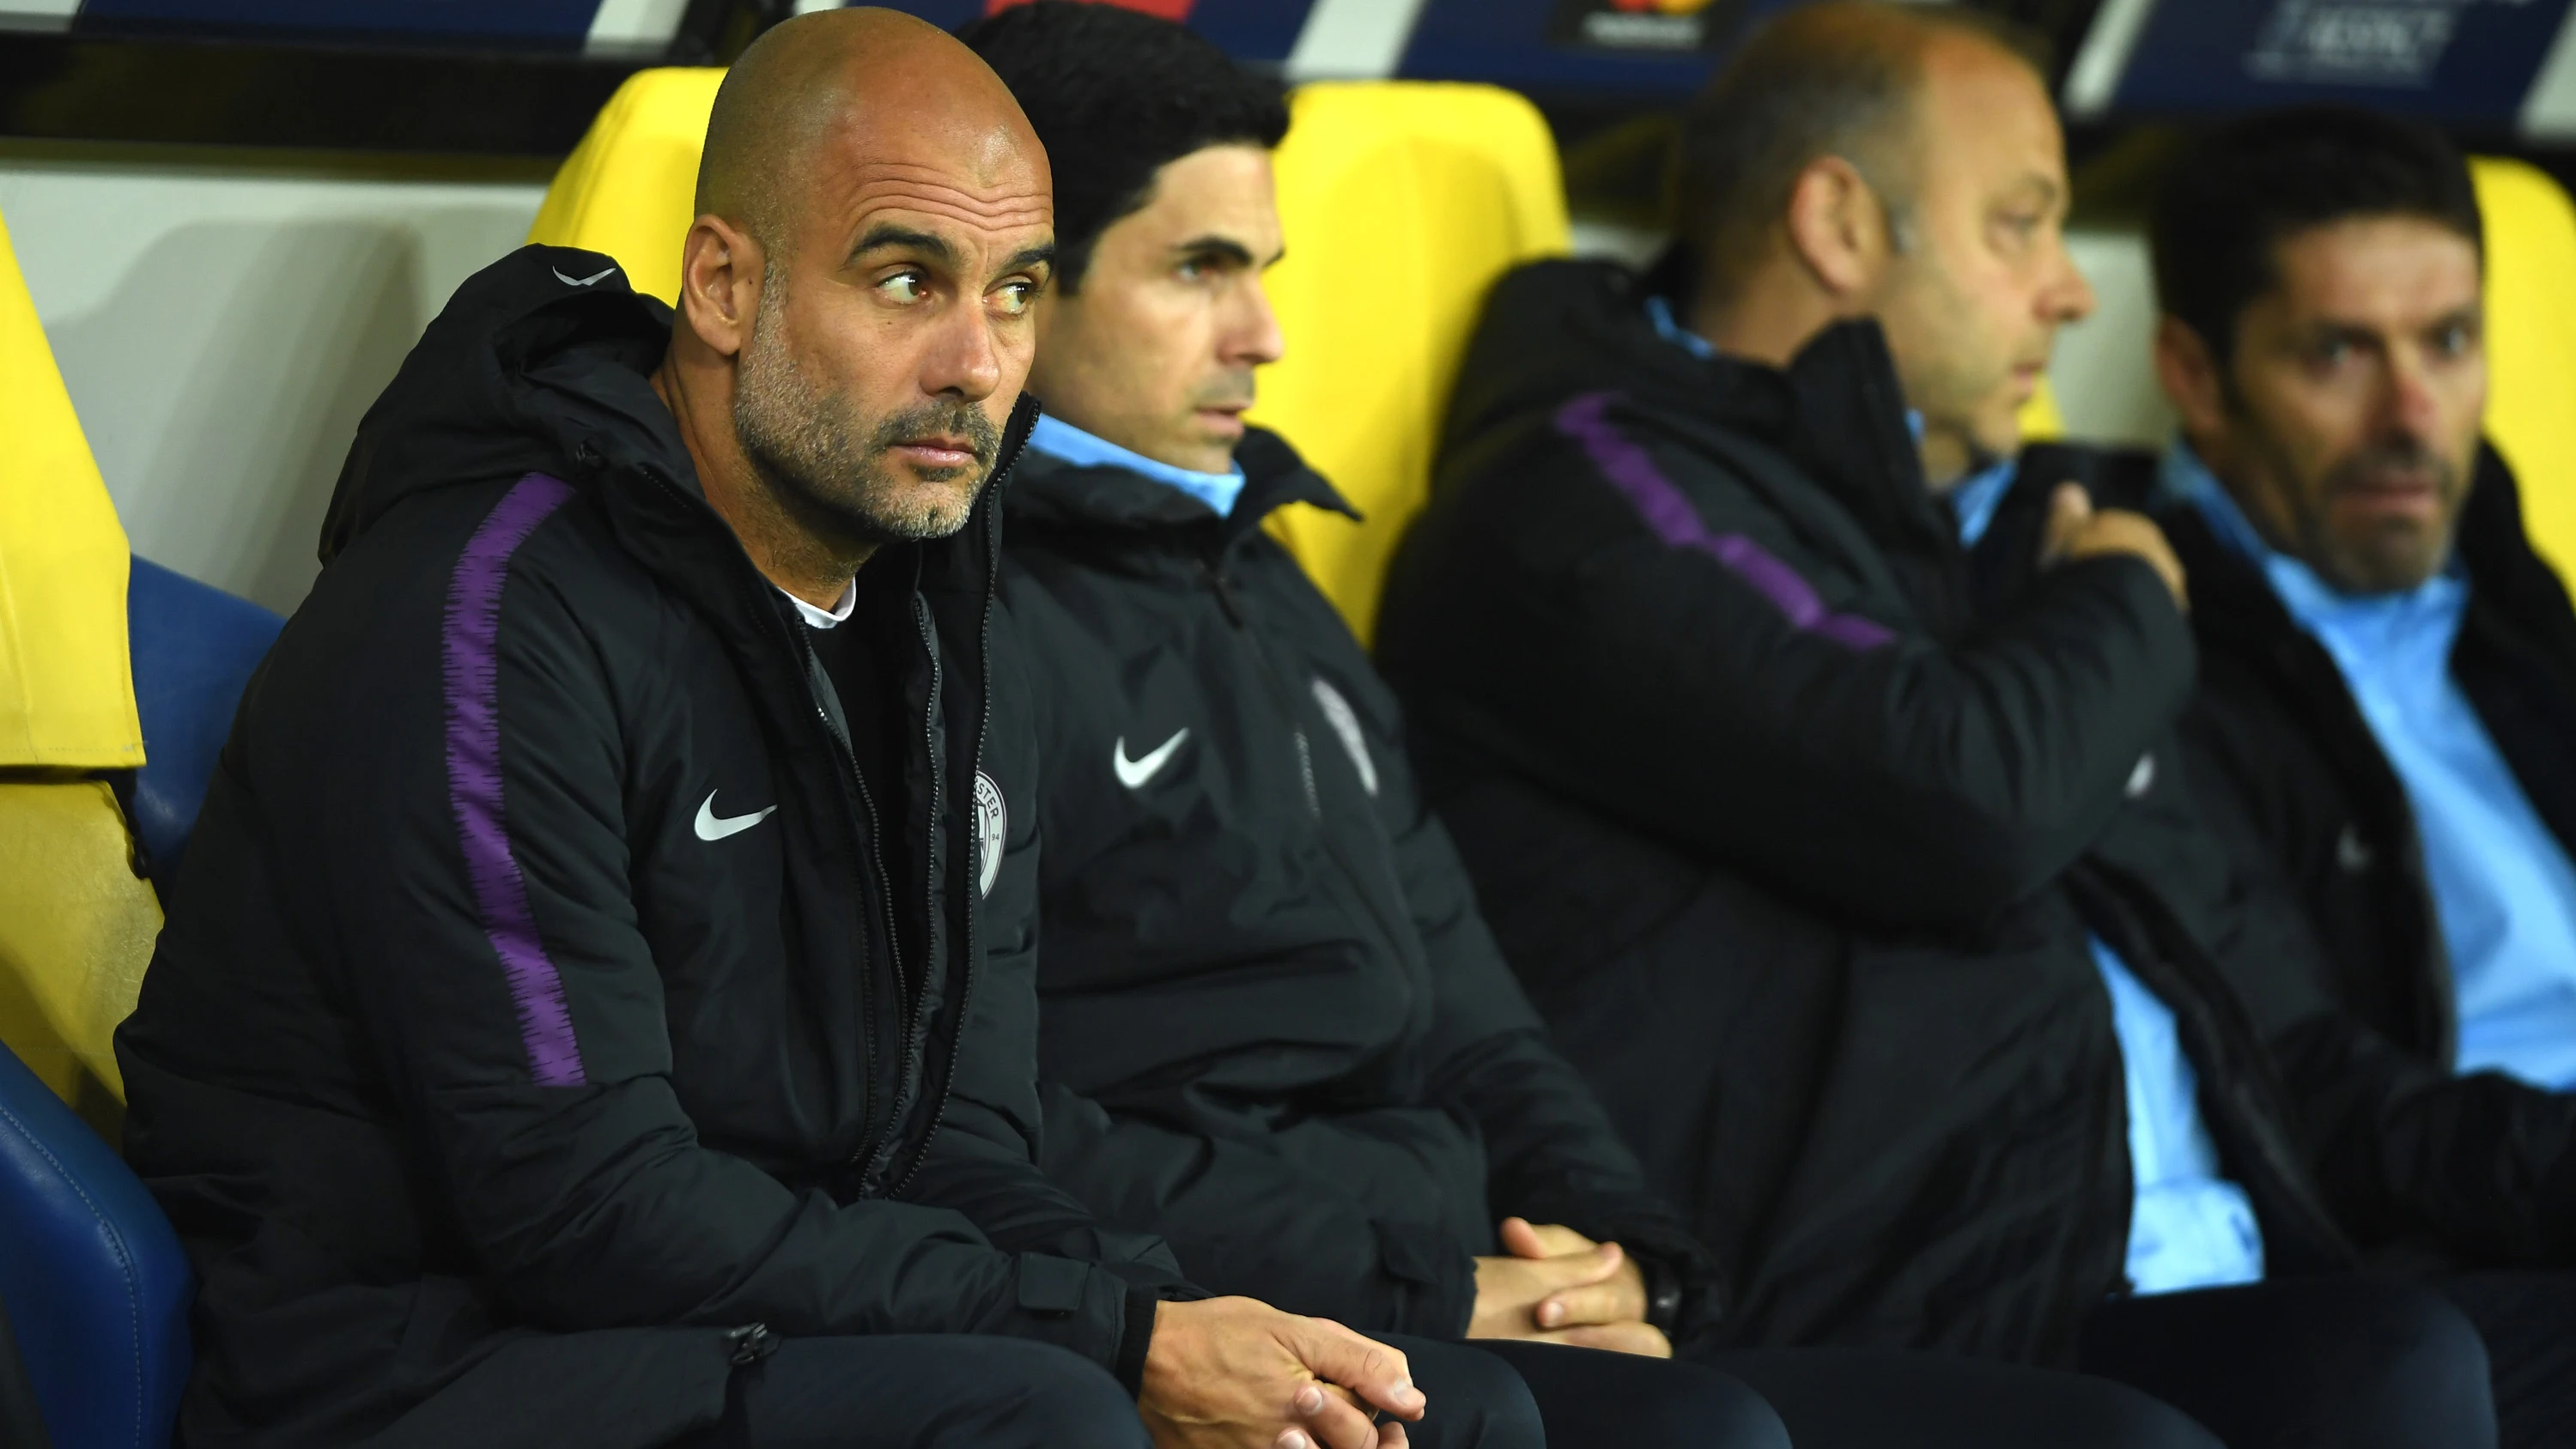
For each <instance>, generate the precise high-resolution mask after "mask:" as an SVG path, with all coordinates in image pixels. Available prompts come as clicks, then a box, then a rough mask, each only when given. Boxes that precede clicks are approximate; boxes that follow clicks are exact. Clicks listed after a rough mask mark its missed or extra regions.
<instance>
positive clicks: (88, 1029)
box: [0, 228, 161, 1106]
mask: <svg viewBox="0 0 2576 1449" xmlns="http://www.w3.org/2000/svg"><path fill="white" fill-rule="evenodd" d="M0 398H5V399H6V406H7V408H8V416H9V420H10V425H9V426H8V427H7V428H6V429H0V1042H5V1043H7V1045H8V1046H9V1047H10V1048H11V1050H13V1051H14V1052H16V1053H17V1055H18V1057H19V1058H20V1059H21V1060H22V1061H24V1062H25V1063H26V1064H27V1066H28V1067H29V1068H31V1069H32V1070H33V1071H34V1072H35V1073H36V1075H37V1076H38V1077H39V1078H41V1079H42V1080H43V1081H44V1082H45V1084H46V1085H47V1086H49V1087H51V1088H53V1089H54V1090H55V1091H56V1092H57V1093H59V1094H60V1095H61V1096H62V1097H63V1098H64V1099H65V1100H67V1101H73V1102H77V1103H83V1104H84V1105H85V1106H86V1105H87V1104H88V1103H89V1102H91V1101H93V1100H94V1099H95V1096H96V1094H97V1093H99V1092H104V1093H105V1094H106V1097H107V1099H108V1101H109V1104H110V1105H111V1106H112V1104H113V1103H114V1102H117V1101H121V1100H122V1098H123V1092H122V1087H121V1084H120V1082H119V1081H118V1078H117V1074H116V1062H115V1058H114V1056H113V1055H112V1053H111V1052H110V1051H109V1049H108V1035H109V1033H110V1032H112V1031H114V1030H115V1028H116V1024H117V1023H118V1022H120V1021H122V1020H124V1018H125V1016H126V1014H127V1013H128V1012H130V1011H131V1010H133V1007H134V995H135V991H136V989H137V987H139V986H140V984H141V982H142V979H143V967H144V964H145V962H147V961H148V960H149V959H150V958H151V954H152V941H153V937H154V936H155V935H157V934H158V933H159V932H160V929H161V911H160V906H159V904H158V903H157V902H156V901H155V900H154V898H153V894H152V888H151V886H150V885H149V884H147V883H146V882H145V881H144V880H143V879H142V878H140V877H139V876H138V875H136V873H135V871H134V852H133V844H132V838H131V837H130V836H129V834H128V833H127V829H126V824H125V818H124V816H123V814H122V812H121V811H120V810H119V809H118V807H117V802H116V797H115V795H114V793H113V792H112V791H111V790H110V789H109V786H108V784H107V782H106V781H105V780H103V779H101V778H99V776H98V773H97V772H100V771H115V770H133V769H136V768H138V767H140V766H141V765H142V764H143V763H144V749H143V729H142V722H141V719H140V717H139V716H138V714H137V712H136V709H135V703H134V683H133V679H132V676H131V673H130V670H129V666H128V655H127V643H126V618H125V603H126V584H127V570H128V566H129V561H130V555H129V554H128V553H127V551H126V542H125V531H124V529H123V528H121V527H120V526H119V525H118V523H117V521H116V509H115V506H114V505H113V504H112V503H110V502H109V501H108V496H107V487H106V485H105V483H104V482H102V481H101V480H100V478H99V474H98V465H97V464H96V463H95V462H94V461H93V460H92V459H91V457H90V452H89V445H88V443H87V441H86V440H85V439H83V437H82V436H81V430H80V422H79V420H78V419H77V418H75V417H74V416H73V414H72V406H71V397H70V394H68V393H67V392H65V391H64V389H63V382H62V377H61V374H60V373H58V372H57V371H55V368H54V361H53V353H52V350H51V349H50V348H49V347H48V346H47V345H46V342H45V334H44V331H43V329H42V328H41V327H39V326H38V325H37V320H36V311H35V304H34V303H33V301H31V300H30V299H29V297H28V296H27V289H26V286H25V284H24V282H23V281H21V280H20V278H19V275H18V265H17V260H16V257H15V256H14V254H13V253H12V252H11V251H10V250H9V247H8V241H7V232H6V230H5V228H0Z"/></svg>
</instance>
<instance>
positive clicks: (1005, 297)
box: [993, 282, 1038, 317]
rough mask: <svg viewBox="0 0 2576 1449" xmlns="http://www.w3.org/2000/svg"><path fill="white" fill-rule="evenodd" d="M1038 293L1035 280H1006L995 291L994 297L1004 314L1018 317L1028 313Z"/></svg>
mask: <svg viewBox="0 0 2576 1449" xmlns="http://www.w3.org/2000/svg"><path fill="white" fill-rule="evenodd" d="M1037 295H1038V289H1037V284H1036V283H1034V282H1005V283H1003V284H1002V285H1001V286H1000V287H999V288H997V289H996V290H995V291H994V293H993V299H994V302H995V304H996V306H997V308H998V310H999V311H1000V312H1001V314H1002V315H1003V316H1005V317H1018V316H1022V315H1024V314H1026V313H1027V311H1028V310H1029V306H1030V304H1031V303H1033V302H1035V301H1036V300H1037Z"/></svg>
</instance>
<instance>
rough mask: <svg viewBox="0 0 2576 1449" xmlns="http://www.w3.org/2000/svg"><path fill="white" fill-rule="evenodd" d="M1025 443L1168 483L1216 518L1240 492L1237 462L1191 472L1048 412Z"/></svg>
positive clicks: (1083, 464) (1082, 463) (1080, 462)
mask: <svg viewBox="0 0 2576 1449" xmlns="http://www.w3.org/2000/svg"><path fill="white" fill-rule="evenodd" d="M1029 446H1030V447H1031V448H1034V449H1036V450H1037V451H1039V452H1041V453H1044V454H1046V455H1047V456H1048V457H1050V458H1056V459H1060V460H1062V461H1064V462H1067V463H1071V464H1073V465H1074V466H1076V467H1080V468H1124V469H1126V470H1127V471H1128V472H1130V473H1136V474H1141V475H1143V476H1144V477H1147V478H1151V479H1153V480H1154V481H1155V482H1157V483H1167V484H1170V485H1171V486H1172V487H1174V488H1178V489H1179V490H1181V491H1182V492H1183V493H1186V494H1188V495H1190V496H1191V497H1192V498H1195V499H1197V500H1198V501H1200V502H1201V503H1204V504H1206V505H1207V506H1208V507H1210V508H1213V509H1215V510H1216V513H1217V516H1218V517H1219V518H1222V517H1224V516H1225V515H1227V514H1229V513H1232V512H1233V511H1234V500H1235V499H1236V497H1238V496H1239V495H1241V494H1242V492H1243V465H1242V464H1240V463H1238V464H1236V465H1235V466H1234V468H1233V469H1232V471H1230V472H1224V473H1193V472H1191V471H1190V470H1189V469H1187V468H1175V467H1173V466H1172V465H1171V464H1169V463H1163V462H1157V461H1156V460H1154V459H1152V458H1148V457H1146V456H1145V455H1144V454H1142V453H1138V452H1134V451H1131V450H1129V449H1126V448H1122V447H1120V446H1118V445H1117V444H1116V443H1113V442H1111V441H1109V440H1108V439H1107V438H1102V437H1095V436H1093V435H1092V434H1090V433H1086V432H1084V431H1083V430H1082V429H1080V428H1077V427H1075V426H1074V425H1073V424H1071V423H1068V422H1066V421H1065V420H1064V419H1062V418H1059V417H1055V416H1053V415H1051V414H1044V413H1041V414H1039V416H1038V422H1037V426H1036V427H1034V428H1031V429H1030V430H1029Z"/></svg>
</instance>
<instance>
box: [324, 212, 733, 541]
mask: <svg viewBox="0 0 2576 1449" xmlns="http://www.w3.org/2000/svg"><path fill="white" fill-rule="evenodd" d="M670 341H671V309H670V308H669V307H666V306H664V305H663V304H662V303H661V302H660V301H659V300H658V299H656V298H652V297H647V296H644V295H641V294H639V293H637V292H636V291H635V290H634V289H632V288H631V287H629V286H628V285H627V280H626V273H625V270H624V269H623V268H621V267H619V266H618V265H617V263H616V262H615V261H614V260H612V259H610V258H609V257H606V256H603V255H601V254H600V253H598V252H586V251H579V250H575V249H573V248H570V247H547V246H526V247H521V248H520V249H518V250H517V251H515V252H512V253H510V254H509V255H508V256H505V257H503V258H502V259H501V260H499V261H497V262H494V263H493V264H492V265H490V266H488V267H485V268H484V269H483V270H482V271H479V272H477V273H475V274H474V275H473V276H471V277H469V278H467V279H466V280H465V283H464V285H463V286H460V287H458V288H457V289H456V295H455V296H453V297H451V298H449V299H448V303H447V307H446V309H445V310H443V311H441V312H440V313H439V314H438V316H437V318H436V319H434V320H433V321H431V323H430V324H429V327H428V330H426V331H425V332H423V333H422V334H421V339H420V342H419V343H418V345H416V346H414V347H413V348H412V350H411V355H410V356H408V357H406V358H404V359H403V365H402V368H401V370H400V371H398V372H396V373H395V374H394V380H393V381H392V383H390V384H388V385H387V386H386V388H385V390H384V392H383V394H382V395H380V396H379V397H378V398H377V399H376V401H375V405H374V406H372V407H370V408H368V409H367V414H366V416H365V417H364V418H362V419H360V420H359V423H358V434H357V440H356V441H355V442H354V443H353V444H352V445H351V446H350V449H349V457H348V460H347V461H346V462H345V463H343V464H342V465H341V467H340V480H339V482H338V484H337V485H336V486H335V488H334V489H333V491H332V495H331V507H330V510H329V512H328V513H326V514H325V515H324V517H323V521H322V541H321V550H320V552H321V558H322V562H323V563H325V564H328V563H330V561H331V560H332V559H333V558H334V557H336V556H337V555H338V554H339V552H340V551H341V550H342V549H344V548H347V547H348V546H349V544H350V543H351V542H352V541H354V540H355V539H356V538H357V537H358V535H360V534H361V533H364V532H365V531H366V530H367V529H368V528H370V527H372V526H373V525H374V524H375V522H376V520H378V519H380V518H382V517H384V515H385V514H386V513H387V512H388V511H390V510H391V509H392V508H393V506H394V505H395V504H397V503H400V502H401V501H402V500H404V499H405V498H408V497H410V496H411V495H413V494H415V493H420V492H424V491H427V490H429V489H433V488H444V487H453V486H456V485H459V484H471V483H479V482H486V481H489V480H491V479H494V478H504V477H512V476H515V475H518V474H521V473H527V472H550V473H557V474H563V475H566V476H569V475H571V474H573V473H575V472H582V473H588V472H593V471H596V470H598V469H599V468H601V467H603V466H605V467H611V468H613V467H617V466H620V465H625V464H634V463H643V462H651V463H657V464H659V465H660V471H661V472H662V473H663V474H664V475H665V476H668V477H671V478H675V479H679V480H683V481H684V483H685V485H686V486H688V487H690V488H692V489H694V488H695V487H696V480H697V471H696V469H695V468H694V467H692V466H690V465H689V463H688V453H687V449H686V448H685V447H683V446H682V444H681V442H680V434H679V428H678V425H677V423H676V422H674V420H673V419H672V417H671V414H670V410H669V409H667V408H665V407H664V406H663V405H662V401H661V399H660V398H659V397H658V396H656V395H655V394H654V392H653V389H652V385H651V382H650V380H649V379H650V377H651V374H652V371H653V369H654V368H656V367H658V366H660V365H661V361H662V354H663V352H664V351H665V350H667V349H668V347H669V346H670Z"/></svg>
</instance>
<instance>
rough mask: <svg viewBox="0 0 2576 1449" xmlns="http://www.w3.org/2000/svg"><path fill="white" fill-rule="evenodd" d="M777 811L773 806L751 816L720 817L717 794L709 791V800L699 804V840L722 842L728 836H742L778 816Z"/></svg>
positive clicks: (752, 813)
mask: <svg viewBox="0 0 2576 1449" xmlns="http://www.w3.org/2000/svg"><path fill="white" fill-rule="evenodd" d="M777 811H778V807H777V806H775V805H772V806H770V807H769V808H768V809H766V810H755V811H753V812H751V813H750V814H749V815H718V814H717V813H716V792H715V791H713V790H709V791H708V792H707V798H706V799H704V800H702V801H700V802H699V803H698V838H699V839H700V840H722V839H724V838H725V837H726V836H728V835H740V834H742V833H743V832H744V831H746V830H749V829H750V828H751V827H753V826H755V825H758V824H759V823H760V822H762V821H764V820H766V819H768V818H769V817H770V816H771V815H774V814H776V813H777Z"/></svg>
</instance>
